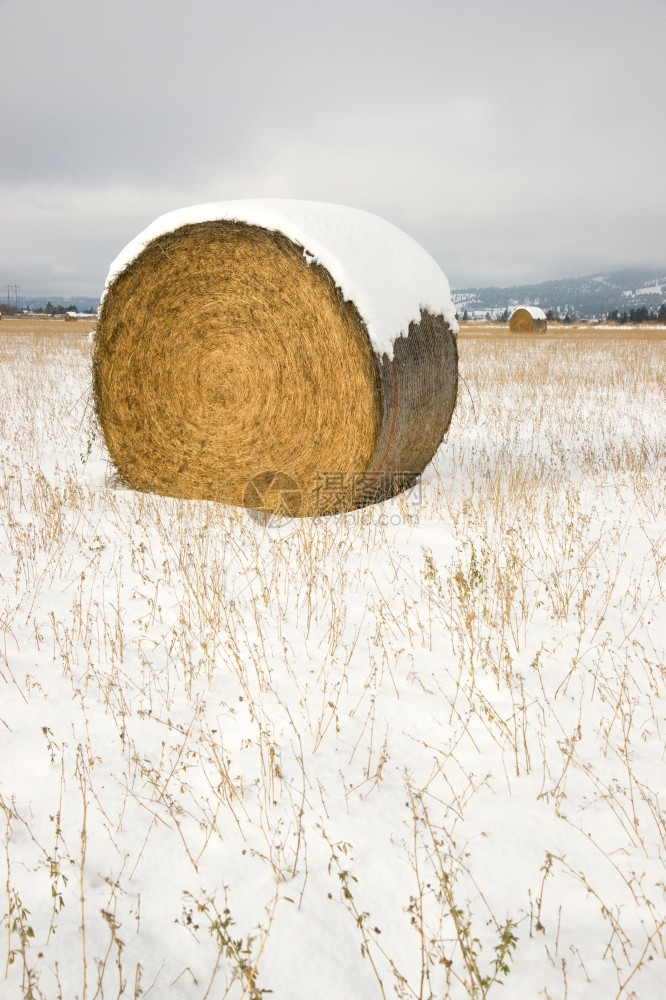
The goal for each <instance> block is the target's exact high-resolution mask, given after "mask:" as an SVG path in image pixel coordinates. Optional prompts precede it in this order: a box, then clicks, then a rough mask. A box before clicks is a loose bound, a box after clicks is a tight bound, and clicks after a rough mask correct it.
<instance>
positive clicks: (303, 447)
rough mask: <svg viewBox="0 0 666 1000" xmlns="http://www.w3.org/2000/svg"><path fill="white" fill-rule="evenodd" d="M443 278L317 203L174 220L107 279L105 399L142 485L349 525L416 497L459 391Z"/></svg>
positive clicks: (356, 220)
mask: <svg viewBox="0 0 666 1000" xmlns="http://www.w3.org/2000/svg"><path fill="white" fill-rule="evenodd" d="M456 331H457V326H456V322H455V314H454V309H453V305H452V304H451V299H450V292H449V288H448V282H447V281H446V278H445V277H444V275H443V274H442V272H441V270H440V269H439V268H438V266H437V265H436V264H435V262H434V261H433V260H432V258H430V257H429V255H428V254H426V253H425V251H424V250H422V249H421V247H419V246H418V244H416V243H414V241H413V240H411V239H410V238H409V237H407V236H406V235H405V234H404V233H402V232H401V231H400V230H397V229H395V227H393V226H391V225H390V224H389V223H387V222H384V220H381V219H378V218H377V217H376V216H372V215H369V214H368V213H365V212H359V211H357V210H354V209H346V208H342V207H341V206H330V205H319V204H317V203H308V202H288V201H284V202H282V201H280V202H278V201H256V202H242V203H238V202H229V203H220V204H217V205H212V206H210V205H209V206H195V207H194V208H193V209H187V210H183V211H182V212H177V213H171V214H170V215H169V216H165V217H162V219H158V220H157V222H156V223H154V224H153V226H151V227H149V229H148V230H146V231H145V232H144V233H143V234H141V235H140V236H139V237H137V239H136V240H135V241H133V242H132V243H131V244H129V245H128V247H127V248H126V249H125V251H123V253H122V254H121V255H120V257H119V258H117V260H116V261H115V262H114V264H113V265H112V267H111V272H110V275H109V279H108V281H107V286H106V289H105V293H104V296H103V301H102V307H101V311H100V316H99V322H98V325H97V333H96V337H95V351H94V359H93V388H94V396H95V403H96V408H97V415H98V418H99V421H100V425H101V427H102V430H103V433H104V437H105V440H106V444H107V447H108V450H109V453H110V455H111V458H112V460H113V462H114V464H115V466H116V469H117V471H118V473H119V474H120V476H121V478H122V479H123V480H124V481H125V482H126V483H127V484H128V485H129V486H130V487H132V488H134V489H138V490H145V491H149V492H155V493H159V494H163V495H166V496H175V497H183V498H190V499H205V500H214V501H220V502H225V503H231V504H237V505H240V506H245V507H249V508H254V509H258V510H260V511H263V512H266V513H269V512H277V513H278V514H286V515H301V516H311V515H315V514H320V513H338V512H342V511H347V510H352V509H354V508H356V507H360V506H363V505H365V504H368V503H372V502H376V501H379V500H383V499H386V498H388V497H391V496H394V495H396V494H397V493H399V492H400V491H401V490H404V489H406V488H407V487H409V486H410V485H411V484H412V483H413V482H414V480H415V479H416V477H417V476H418V475H419V474H420V473H421V472H422V471H423V469H424V468H425V466H426V465H427V464H428V462H429V461H430V460H431V458H432V457H433V455H434V453H435V451H436V450H437V448H438V447H439V444H440V443H441V441H442V439H443V437H444V434H445V433H446V430H447V428H448V426H449V423H450V420H451V415H452V413H453V408H454V405H455V399H456V391H457V347H456V339H455V333H456Z"/></svg>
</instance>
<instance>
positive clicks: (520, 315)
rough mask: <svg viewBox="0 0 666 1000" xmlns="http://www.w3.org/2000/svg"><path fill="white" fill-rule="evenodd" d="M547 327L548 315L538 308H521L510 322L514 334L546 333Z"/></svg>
mask: <svg viewBox="0 0 666 1000" xmlns="http://www.w3.org/2000/svg"><path fill="white" fill-rule="evenodd" d="M546 326H547V321H546V314H545V312H544V311H543V309H539V307H538V306H519V307H518V308H517V309H515V310H514V311H513V313H512V314H511V319H510V320H509V329H510V330H511V332H512V333H545V332H546Z"/></svg>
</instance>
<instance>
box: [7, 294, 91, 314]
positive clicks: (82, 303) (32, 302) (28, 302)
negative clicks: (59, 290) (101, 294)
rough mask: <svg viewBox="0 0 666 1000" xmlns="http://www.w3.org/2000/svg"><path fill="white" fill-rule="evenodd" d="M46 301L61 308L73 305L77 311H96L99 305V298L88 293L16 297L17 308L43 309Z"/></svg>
mask: <svg viewBox="0 0 666 1000" xmlns="http://www.w3.org/2000/svg"><path fill="white" fill-rule="evenodd" d="M47 302H50V303H51V305H52V306H62V307H63V309H66V308H67V307H68V306H70V305H74V306H76V308H77V310H78V311H79V312H84V313H94V312H97V307H98V306H99V298H96V299H95V298H91V296H89V295H68V296H67V298H64V299H63V298H60V297H59V296H58V295H37V296H34V297H32V298H31V297H26V296H23V295H19V296H18V299H17V305H18V307H19V309H44V308H45V307H46V304H47ZM12 305H13V301H12Z"/></svg>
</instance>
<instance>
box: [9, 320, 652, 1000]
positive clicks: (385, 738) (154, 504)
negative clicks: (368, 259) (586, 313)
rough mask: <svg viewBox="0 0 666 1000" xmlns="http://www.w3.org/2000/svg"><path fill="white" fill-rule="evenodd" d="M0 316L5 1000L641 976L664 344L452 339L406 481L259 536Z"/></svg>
mask: <svg viewBox="0 0 666 1000" xmlns="http://www.w3.org/2000/svg"><path fill="white" fill-rule="evenodd" d="M0 334H1V339H0V352H1V353H2V357H3V362H2V367H1V368H0V396H1V399H2V406H1V409H0V413H1V414H2V416H1V417H0V419H1V420H2V435H1V437H0V489H1V490H2V498H3V499H2V503H3V511H4V515H5V516H4V518H3V522H2V527H1V530H2V548H1V551H2V554H1V555H0V588H1V589H0V614H1V618H2V623H3V630H2V633H1V637H0V740H1V741H2V743H1V750H2V752H1V753H0V838H1V841H2V852H1V853H0V858H1V859H2V860H0V868H1V869H2V871H1V878H0V882H1V884H2V886H3V890H2V892H3V903H4V906H3V908H0V919H1V926H0V981H1V990H0V993H1V995H2V996H3V998H4V997H6V998H8V1000H18V998H19V997H21V998H24V997H28V996H33V997H45V998H48V1000H52V998H57V997H62V998H65V1000H72V998H81V1000H83V998H87V1000H90V998H93V997H105V998H114V997H120V996H121V995H122V996H129V997H138V996H152V997H155V998H162V997H177V998H186V1000H190V998H191V1000H195V998H196V1000H200V998H203V997H211V998H212V997H215V998H221V997H225V996H229V997H233V998H237V997H241V996H245V997H248V998H252V1000H256V998H258V997H261V996H263V995H264V993H265V994H266V995H267V996H273V997H275V1000H306V998H307V1000H312V997H316V998H317V1000H340V997H345V998H350V1000H354V998H358V1000H370V998H375V997H387V998H388V997H395V996H397V997H404V998H413V997H417V998H419V1000H425V998H429V997H433V998H438V1000H441V998H444V997H452V998H464V997H485V996H493V997H494V996H495V995H496V994H497V995H504V996H507V997H511V998H512V1000H513V998H517V1000H535V998H544V1000H555V998H557V1000H564V998H566V997H569V998H576V1000H579V998H580V1000H585V998H590V1000H599V998H600V997H603V998H617V1000H628V998H630V997H636V998H641V1000H652V998H655V997H657V996H659V995H661V993H662V992H663V990H664V987H665V986H666V977H665V969H666V964H665V963H664V957H665V953H664V945H665V942H664V938H665V934H666V928H665V927H664V921H665V918H666V913H665V908H664V823H663V814H662V801H663V794H664V760H663V758H664V736H665V723H664V708H665V706H666V699H665V697H664V673H665V667H666V663H665V656H666V615H664V605H665V603H666V555H665V545H664V542H665V539H666V513H665V511H664V486H665V484H666V467H665V458H664V456H665V452H666V449H665V444H666V412H665V410H666V397H665V393H664V387H665V382H664V376H665V368H666V338H664V337H663V336H662V337H655V336H654V334H652V335H651V337H650V338H647V337H642V336H641V335H640V333H639V332H636V331H634V332H633V333H632V336H631V337H627V338H626V339H623V338H621V337H616V338H613V339H612V340H604V339H603V338H602V337H599V339H598V340H595V339H593V338H591V337H590V336H589V335H586V337H585V338H584V339H582V338H577V337H576V336H573V335H572V336H571V337H567V336H564V335H562V336H561V337H549V338H547V339H546V340H544V338H543V337H540V338H535V339H532V338H521V340H520V343H518V341H516V339H515V338H510V337H508V336H506V335H499V336H492V335H489V336H487V337H484V336H477V337H474V338H472V337H470V338H468V339H466V338H465V337H461V338H460V342H459V347H460V371H461V376H462V379H461V387H460V396H459V402H458V407H457V409H456V412H455V414H454V419H453V422H452V426H451V429H450V432H449V435H448V440H447V441H446V442H445V444H444V445H443V447H442V448H441V450H440V452H439V453H438V455H437V457H436V460H435V462H434V463H433V465H431V466H430V467H429V469H428V470H427V471H426V474H425V475H424V477H423V482H422V484H421V486H420V487H419V488H418V489H415V490H412V491H411V492H410V493H409V494H407V495H406V496H404V497H402V498H398V499H396V500H394V501H391V502H387V503H385V504H382V505H379V506H375V507H370V508H366V509H365V510H363V511H360V512H357V513H356V514H354V515H348V516H346V517H337V518H323V519H318V520H303V521H295V522H283V523H282V524H280V525H278V526H275V527H273V528H269V529H265V528H262V527H260V526H259V525H257V524H256V523H255V521H253V520H252V518H251V517H250V516H249V515H248V514H247V513H246V512H244V511H242V510H236V509H232V508H227V507H223V506H216V505H214V504H207V503H200V502H191V501H177V500H173V499H169V498H162V497H157V496H152V495H144V494H138V493H133V492H131V491H128V490H125V489H123V488H121V487H118V486H115V485H114V484H113V482H112V481H111V480H110V478H109V475H108V469H107V466H106V460H105V452H104V448H103V446H102V443H101V442H100V440H99V438H98V437H97V436H96V435H95V430H94V424H93V423H92V420H91V407H90V396H89V383H90V375H89V356H90V344H89V342H88V341H87V339H85V338H84V337H82V336H81V331H78V333H76V334H75V333H72V334H70V333H69V332H67V333H64V332H63V333H61V334H59V335H58V336H49V335H47V334H40V333H37V334H35V335H32V334H30V333H24V334H19V333H16V332H14V331H12V332H11V334H10V333H9V332H8V333H5V331H4V330H3V331H0ZM501 984H504V985H505V989H504V993H503V994H502V989H501ZM268 991H272V993H269V992H268Z"/></svg>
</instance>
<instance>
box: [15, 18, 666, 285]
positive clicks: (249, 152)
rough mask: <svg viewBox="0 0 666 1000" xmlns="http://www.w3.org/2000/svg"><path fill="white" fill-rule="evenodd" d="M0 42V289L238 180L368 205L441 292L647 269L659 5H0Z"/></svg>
mask: <svg viewBox="0 0 666 1000" xmlns="http://www.w3.org/2000/svg"><path fill="white" fill-rule="evenodd" d="M0 41H1V45H2V58H1V59H0V81H1V88H0V89H1V92H2V94H3V95H4V97H3V101H2V111H1V112H0V114H1V117H2V132H1V138H0V218H1V220H2V226H1V229H0V285H1V286H4V285H5V284H6V283H7V282H17V283H18V284H19V285H20V286H21V294H24V293H25V294H35V295H38V294H45V295H46V294H49V295H63V296H69V295H72V296H74V295H76V294H80V295H99V294H100V293H101V291H102V288H103V285H104V280H105V278H106V274H107V271H108V267H109V264H110V262H111V260H112V259H113V258H114V257H115V256H116V254H117V253H118V251H119V250H120V249H121V248H122V247H123V246H124V245H125V243H127V242H128V241H129V240H130V239H131V238H132V237H133V236H135V235H136V234H137V233H138V232H140V231H141V230H142V229H143V228H144V226H146V225H147V224H148V223H149V222H151V221H152V220H153V219H154V218H156V217H157V216H158V215H161V214H162V213H163V212H166V211H170V210H171V209H175V208H180V207H183V206H185V205H191V204H196V203H198V202H204V201H218V200H225V199H230V198H247V197H289V198H307V199H315V200H320V201H331V202H338V203H340V204H348V205H354V206H357V207H359V208H364V209H367V210H369V211H371V212H375V213H377V214H378V215H381V216H384V217H385V218H386V219H388V220H390V221H391V222H393V223H395V224H396V225H398V226H400V227H401V228H402V229H404V230H405V231H406V232H408V233H409V234H410V235H412V236H413V237H415V238H416V239H417V240H418V241H419V242H420V243H421V244H422V245H423V246H424V247H425V248H426V249H427V250H428V251H429V252H430V253H431V254H432V255H433V256H434V257H435V258H436V260H437V261H438V262H439V264H440V265H441V266H442V268H443V269H444V271H445V273H446V274H447V276H448V278H449V280H450V282H451V284H452V286H453V287H462V286H465V285H488V284H500V285H508V284H512V283H520V282H531V281H540V280H545V279H549V278H557V277H568V276H571V275H577V274H586V273H590V272H594V271H599V270H605V269H607V268H613V267H624V266H642V265H647V266H655V267H663V268H664V269H665V270H666V182H665V179H664V178H665V177H666V58H665V56H664V51H665V45H666V0H458V2H452V0H381V2H380V0H335V2H329V0H307V2H306V0H233V2H232V0H113V2H111V0H103V2H101V0H58V2H57V3H56V2H54V0H0ZM0 294H2V295H3V297H4V295H5V294H6V290H5V288H4V287H0Z"/></svg>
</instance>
